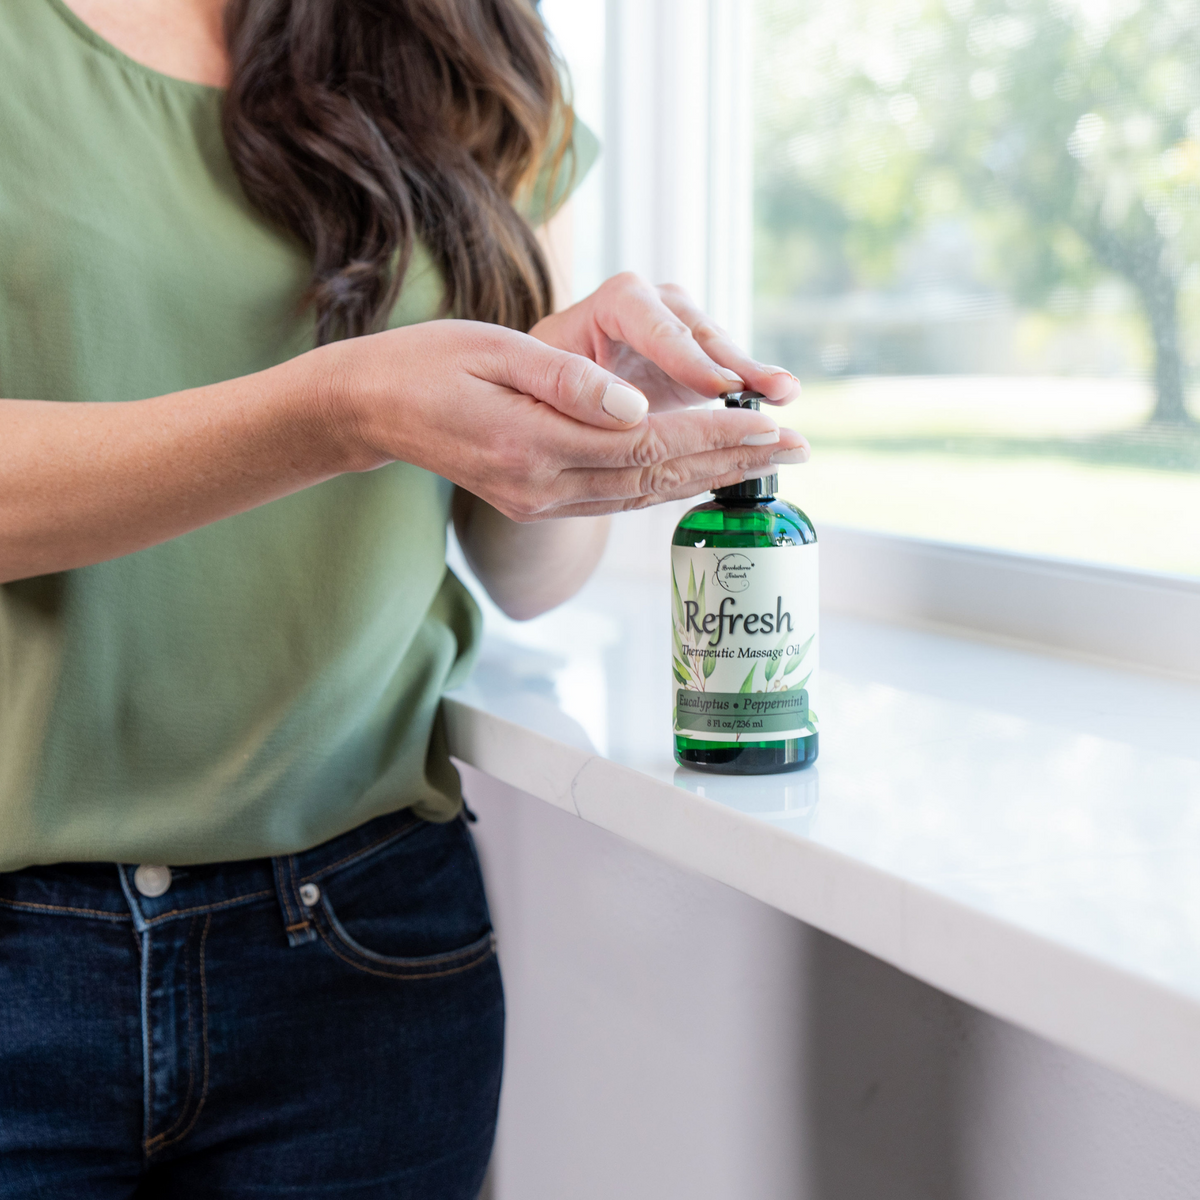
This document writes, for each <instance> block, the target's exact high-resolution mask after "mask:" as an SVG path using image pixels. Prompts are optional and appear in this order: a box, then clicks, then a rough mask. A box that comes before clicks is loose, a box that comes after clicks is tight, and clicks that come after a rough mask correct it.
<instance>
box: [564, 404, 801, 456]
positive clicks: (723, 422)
mask: <svg viewBox="0 0 1200 1200" xmlns="http://www.w3.org/2000/svg"><path fill="white" fill-rule="evenodd" d="M804 444H805V443H804V439H803V438H802V437H801V436H800V434H798V433H796V432H795V430H792V429H780V427H779V425H778V424H776V422H775V419H774V418H773V417H772V416H771V414H770V413H765V412H753V411H751V410H749V409H737V408H700V409H695V408H693V409H676V410H675V411H673V412H666V413H652V414H651V415H650V416H649V417H648V418H647V419H646V420H645V421H643V422H642V423H641V424H640V425H638V426H637V427H636V428H633V429H630V430H628V431H627V432H626V433H623V434H618V433H611V434H604V435H598V434H597V432H596V431H594V430H590V429H587V428H585V427H583V426H580V425H578V424H575V425H571V424H568V423H567V422H563V421H559V422H557V423H556V424H555V428H554V430H553V444H552V447H551V446H549V445H548V449H552V453H553V455H554V457H555V460H556V461H557V462H559V463H561V464H562V465H563V466H564V467H579V468H602V469H609V470H611V469H615V468H619V467H652V466H657V465H659V464H661V463H666V462H670V461H671V460H672V459H678V458H687V457H689V456H690V455H694V454H702V453H705V452H708V451H716V450H735V449H743V448H750V449H756V448H762V449H763V450H765V452H766V454H767V455H770V454H771V453H772V452H774V451H776V450H788V449H792V448H795V447H798V446H801V445H804ZM760 457H762V456H761V455H760Z"/></svg>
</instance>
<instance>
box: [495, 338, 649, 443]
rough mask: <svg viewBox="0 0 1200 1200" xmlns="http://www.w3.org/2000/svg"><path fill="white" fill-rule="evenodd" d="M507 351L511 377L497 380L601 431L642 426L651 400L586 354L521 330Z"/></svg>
mask: <svg viewBox="0 0 1200 1200" xmlns="http://www.w3.org/2000/svg"><path fill="white" fill-rule="evenodd" d="M507 349H508V353H506V355H505V360H506V367H507V371H506V374H507V375H508V378H507V379H497V380H496V381H495V382H497V383H503V384H505V385H506V386H508V387H511V388H512V389H514V390H515V391H518V392H523V393H524V394H525V395H527V396H532V397H533V398H534V399H535V400H540V401H542V402H543V403H544V404H549V405H551V406H552V407H553V408H556V409H558V411H559V412H560V413H562V414H563V415H564V416H568V417H571V418H573V419H574V420H576V421H582V422H584V423H585V424H587V425H595V426H598V427H599V428H600V429H629V428H631V427H632V426H634V425H637V424H640V423H641V421H642V420H643V419H644V418H645V416H646V413H647V412H648V411H649V409H650V403H649V401H648V400H647V399H646V397H645V396H643V395H642V393H641V392H639V391H638V390H637V388H634V387H630V386H629V384H627V383H626V382H625V381H624V380H623V379H620V378H619V377H618V376H616V375H614V374H613V373H612V372H611V371H606V370H605V369H604V368H603V367H599V366H597V365H596V364H595V363H594V362H592V360H591V359H590V358H585V357H584V356H583V355H582V354H571V353H570V352H569V351H566V350H558V349H556V348H555V347H554V346H548V345H546V343H545V342H541V341H538V339H537V338H532V337H529V336H528V335H527V334H518V335H517V338H516V339H515V340H514V341H513V343H512V345H511V346H510V347H508V348H507Z"/></svg>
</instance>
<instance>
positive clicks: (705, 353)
mask: <svg viewBox="0 0 1200 1200" xmlns="http://www.w3.org/2000/svg"><path fill="white" fill-rule="evenodd" d="M529 332H530V334H531V335H532V336H533V337H535V338H538V339H539V340H540V341H543V342H545V343H546V344H547V345H550V346H555V347H557V348H558V349H560V350H569V351H571V353H573V354H582V355H583V356H585V357H586V358H590V359H591V360H592V361H593V362H595V363H597V364H598V365H599V366H601V367H604V368H605V370H608V371H611V372H612V373H613V374H614V375H619V376H620V377H621V378H622V379H624V380H626V381H627V382H628V383H631V384H633V386H634V387H636V388H637V389H638V390H639V391H640V392H642V393H643V395H645V396H646V398H647V399H648V400H649V401H650V408H651V411H658V412H663V411H665V410H667V409H672V408H684V407H688V406H690V405H694V404H702V403H704V401H706V400H712V399H713V398H714V397H716V396H720V395H722V394H724V393H726V392H737V391H742V390H743V389H744V388H748V389H751V390H753V391H757V392H761V393H762V394H763V395H764V396H765V397H766V398H767V399H768V400H769V401H770V402H771V403H772V404H789V403H791V401H793V400H795V398H796V397H797V396H798V395H799V394H800V384H799V382H798V381H797V379H796V378H795V376H793V375H791V374H790V373H789V372H787V371H786V370H784V368H783V367H768V366H764V365H763V364H762V363H759V362H755V361H754V359H752V358H750V357H749V356H748V355H746V354H745V353H743V351H741V350H740V349H739V348H738V347H737V346H736V345H734V343H733V342H732V341H731V340H730V339H729V335H728V334H726V333H725V332H724V330H722V329H720V328H718V327H717V326H716V325H714V324H713V322H712V321H710V320H709V319H708V317H706V316H705V315H704V313H703V312H701V311H700V309H699V308H697V307H696V305H695V304H694V303H693V302H692V300H691V298H690V297H689V296H688V294H687V293H686V292H685V291H684V290H683V289H682V288H680V287H677V286H676V285H675V284H671V283H668V284H664V285H663V286H662V287H652V286H651V285H650V284H648V283H646V282H645V280H643V279H640V278H638V276H636V275H634V274H632V273H630V272H626V273H624V274H622V275H614V276H613V277H612V278H611V279H609V280H608V281H607V282H605V283H604V284H602V285H601V286H600V287H599V288H598V289H597V290H596V291H594V292H593V293H592V294H591V295H590V296H588V297H587V298H586V299H584V300H581V301H580V302H579V303H578V304H573V305H571V307H570V308H566V309H563V311H562V312H557V313H552V314H551V315H550V316H548V317H545V318H544V319H543V320H541V321H539V322H538V323H537V324H536V325H535V326H534V327H533V328H532V329H531V330H530V331H529Z"/></svg>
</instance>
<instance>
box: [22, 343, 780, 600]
mask: <svg viewBox="0 0 1200 1200" xmlns="http://www.w3.org/2000/svg"><path fill="white" fill-rule="evenodd" d="M645 413H646V400H645V397H644V396H642V394H641V393H640V392H637V391H635V390H633V389H632V388H630V387H628V386H627V385H625V384H623V383H622V382H621V380H620V379H618V378H617V377H616V375H614V374H612V373H611V372H609V371H607V370H605V369H604V368H602V367H600V366H597V365H596V364H595V363H594V362H591V361H589V360H588V359H586V358H583V357H580V356H578V355H575V354H569V353H567V352H565V351H563V350H557V349H554V348H552V347H551V346H548V345H546V344H544V343H543V342H541V341H538V340H537V339H535V338H532V337H529V336H528V335H526V334H522V333H514V332H513V331H512V330H510V329H500V328H497V327H496V326H493V325H481V324H477V323H474V322H471V321H434V322H431V323H429V324H424V325H413V326H410V327H408V328H406V329H397V330H392V331H390V332H387V333H380V334H375V335H373V336H372V337H363V338H354V339H352V340H350V341H346V342H338V343H335V344H333V345H330V346H323V347H321V348H320V349H319V350H312V351H309V352H308V353H307V354H302V355H300V356H299V357H297V358H294V359H291V360H290V361H288V362H285V363H281V364H280V365H279V366H277V367H272V368H270V369H269V370H266V371H261V372H259V373H258V374H256V375H247V376H244V377H242V378H240V379H230V380H227V381H226V382H223V383H214V384H210V385H208V386H206V387H199V388H194V389H192V390H190V391H186V392H177V393H175V394H173V395H169V396H158V397H153V398H151V399H147V400H133V401H126V402H122V403H107V404H104V403H97V404H62V403H56V402H54V401H40V400H8V399H0V583H4V582H6V581H8V580H13V579H23V578H26V577H28V576H32V575H44V574H48V573H50V572H53V571H65V570H70V569H71V568H73V567H81V566H86V565H87V564H89V563H95V562H101V561H103V560H105V559H109V558H116V557H118V556H119V555H122V554H130V553H133V552H134V551H136V550H141V549H144V548H145V547H147V546H153V545H155V544H156V543H158V542H163V541H166V540H167V539H169V538H173V537H178V536H179V535H180V534H182V533H186V532H188V531H189V530H191V529H196V528H199V527H200V526H202V525H207V524H209V523H211V522H213V521H218V520H221V519H222V518H223V517H228V516H232V515H233V514H234V513H239V512H244V511H245V510H246V509H249V508H254V507H255V506H257V505H259V504H265V503H267V502H268V501H271V500H275V499H278V498H279V497H281V496H286V495H289V494H290V493H292V492H296V491H299V490H300V489H302V488H306V487H309V486H311V485H312V484H314V483H320V482H321V481H322V480H324V479H329V478H331V477H332V476H334V475H338V474H341V473H342V472H344V471H358V470H366V469H369V468H371V467H377V466H381V465H382V464H383V463H385V462H389V461H392V460H395V459H402V460H404V461H407V462H412V463H416V464H417V465H418V466H422V467H427V468H428V469H429V470H431V471H436V472H437V473H438V474H440V475H444V476H445V477H446V478H448V479H451V480H453V481H454V482H455V483H458V484H460V485H462V487H464V488H466V489H467V490H469V491H471V492H473V493H475V495H477V496H481V497H483V499H484V500H486V501H487V502H488V503H490V504H491V505H493V506H494V507H495V508H496V509H497V510H498V511H499V512H501V513H503V514H505V515H506V516H508V517H511V518H512V519H514V520H516V521H522V522H524V521H531V520H535V519H538V518H541V517H552V516H566V515H572V514H580V515H585V514H595V513H605V512H615V511H617V510H620V509H626V508H641V507H644V506H645V505H648V504H654V503H656V502H658V501H660V500H671V499H675V498H677V497H680V498H681V497H685V496H694V495H695V494H696V493H697V492H702V491H706V490H707V489H709V488H712V487H718V486H721V485H723V484H728V483H736V482H737V481H738V480H740V479H742V478H743V477H744V476H745V475H747V474H757V475H761V474H762V473H763V469H764V467H765V466H766V464H767V462H768V460H769V459H770V457H771V455H772V453H773V452H775V451H777V450H781V451H783V452H784V453H787V452H789V451H790V450H795V449H796V448H797V447H800V446H802V445H803V439H801V438H800V437H799V435H798V434H795V433H793V432H792V431H791V430H780V429H778V428H777V427H776V425H775V422H774V421H773V420H772V419H771V417H770V416H769V415H768V414H767V413H755V412H742V411H735V410H721V411H710V410H703V411H697V412H688V411H683V410H681V411H676V412H667V413H658V414H651V415H650V416H648V417H647V416H646V415H645Z"/></svg>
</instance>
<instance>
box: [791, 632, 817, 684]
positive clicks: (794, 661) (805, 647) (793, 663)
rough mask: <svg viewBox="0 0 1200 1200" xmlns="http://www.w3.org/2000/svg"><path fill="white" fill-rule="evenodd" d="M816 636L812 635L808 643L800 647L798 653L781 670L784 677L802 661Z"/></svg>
mask: <svg viewBox="0 0 1200 1200" xmlns="http://www.w3.org/2000/svg"><path fill="white" fill-rule="evenodd" d="M816 636H817V635H816V634H815V633H814V634H813V635H812V637H810V638H809V639H808V641H807V642H805V643H804V645H803V646H801V647H800V653H799V654H793V655H792V658H791V661H790V662H789V663H788V665H787V666H786V667H784V669H783V673H784V674H785V675H790V674H791V673H792V672H793V671H794V670H795V669H796V668H797V667H798V666H799V665H800V664H801V663H802V662H803V661H804V656H805V655H806V654H807V653H808V648H809V646H811V645H812V644H813V638H815V637H816Z"/></svg>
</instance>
